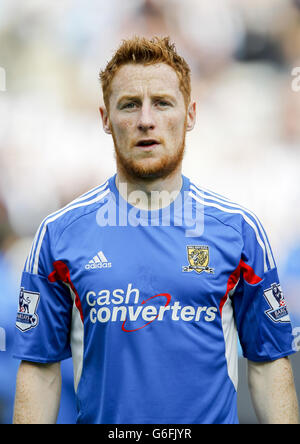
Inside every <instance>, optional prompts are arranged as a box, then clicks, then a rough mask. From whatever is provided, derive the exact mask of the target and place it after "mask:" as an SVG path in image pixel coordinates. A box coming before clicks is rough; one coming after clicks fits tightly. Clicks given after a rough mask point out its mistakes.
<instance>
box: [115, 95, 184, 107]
mask: <svg viewBox="0 0 300 444" xmlns="http://www.w3.org/2000/svg"><path fill="white" fill-rule="evenodd" d="M151 99H152V100H153V99H154V100H162V99H165V100H170V101H172V102H176V98H175V96H173V95H170V94H169V93H164V92H162V93H159V94H154V95H153V96H151ZM126 100H134V101H140V100H141V96H139V95H138V94H124V95H123V96H121V97H120V98H119V99H118V101H117V105H119V104H120V103H121V102H124V101H126Z"/></svg>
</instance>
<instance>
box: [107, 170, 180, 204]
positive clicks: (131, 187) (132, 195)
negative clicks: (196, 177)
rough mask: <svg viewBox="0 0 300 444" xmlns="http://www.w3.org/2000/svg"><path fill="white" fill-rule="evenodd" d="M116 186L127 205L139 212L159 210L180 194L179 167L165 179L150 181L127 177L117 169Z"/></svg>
mask: <svg viewBox="0 0 300 444" xmlns="http://www.w3.org/2000/svg"><path fill="white" fill-rule="evenodd" d="M116 186H117V188H118V191H119V193H120V194H121V196H122V197H123V199H125V200H126V201H127V202H128V203H129V204H131V205H133V206H135V207H137V208H139V209H141V210H146V211H149V210H152V211H153V210H159V209H161V208H164V207H167V206H168V205H170V204H171V203H172V202H173V201H174V200H175V199H176V197H177V196H178V194H179V193H180V190H181V187H182V176H181V165H180V167H179V168H178V169H176V170H175V171H173V172H172V173H171V174H169V175H168V176H167V177H165V178H158V179H152V180H149V179H147V180H145V179H136V178H132V177H128V176H127V175H126V174H124V172H123V171H122V169H121V168H117V176H116Z"/></svg>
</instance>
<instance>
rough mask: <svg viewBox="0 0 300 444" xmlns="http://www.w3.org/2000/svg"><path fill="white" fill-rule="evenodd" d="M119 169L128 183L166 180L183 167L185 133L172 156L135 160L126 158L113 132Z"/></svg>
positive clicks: (167, 154)
mask: <svg viewBox="0 0 300 444" xmlns="http://www.w3.org/2000/svg"><path fill="white" fill-rule="evenodd" d="M112 136H113V141H114V147H115V156H116V162H117V167H118V169H120V170H121V171H122V173H123V174H124V176H126V178H127V179H128V181H132V180H144V181H149V182H151V181H154V180H156V179H164V178H166V177H168V176H170V175H171V174H172V173H173V172H175V171H176V170H178V169H179V168H180V167H181V164H182V160H183V156H184V151H185V131H184V135H183V138H182V141H181V143H180V145H179V147H178V148H177V150H176V151H175V152H173V153H171V154H169V153H165V154H162V155H161V156H160V157H159V158H155V159H154V158H147V157H144V158H142V159H134V158H127V157H125V156H124V155H123V154H122V153H121V152H120V150H119V149H118V145H117V142H116V139H115V137H114V133H113V131H112Z"/></svg>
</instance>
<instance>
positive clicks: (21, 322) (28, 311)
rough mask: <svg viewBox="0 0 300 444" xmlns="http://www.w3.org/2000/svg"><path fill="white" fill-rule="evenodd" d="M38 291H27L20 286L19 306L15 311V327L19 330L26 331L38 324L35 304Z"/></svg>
mask: <svg viewBox="0 0 300 444" xmlns="http://www.w3.org/2000/svg"><path fill="white" fill-rule="evenodd" d="M39 300H40V293H37V292H34V291H27V290H24V288H23V287H21V290H20V295H19V308H18V313H17V321H16V327H17V328H18V329H19V330H21V331H23V332H24V331H28V330H31V329H32V328H34V327H36V326H37V325H38V321H39V318H38V315H37V312H36V310H37V306H38V303H39Z"/></svg>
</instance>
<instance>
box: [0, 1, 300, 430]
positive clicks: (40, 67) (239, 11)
mask: <svg viewBox="0 0 300 444" xmlns="http://www.w3.org/2000/svg"><path fill="white" fill-rule="evenodd" d="M134 34H138V35H146V36H148V37H149V36H153V35H160V36H164V35H170V36H171V38H172V39H173V40H174V41H175V43H176V47H177V49H178V51H179V52H180V53H181V54H183V55H184V57H185V58H186V60H187V61H188V63H189V64H190V66H191V69H192V83H193V96H194V98H195V100H196V101H197V111H198V117H197V123H196V127H195V129H194V131H193V132H191V133H189V134H188V137H187V149H186V156H185V159H184V173H185V175H187V176H190V177H191V178H193V179H194V180H195V181H197V182H198V183H201V184H202V185H203V186H205V187H207V188H210V189H212V190H214V191H216V192H219V193H220V194H223V195H225V196H227V197H229V198H231V199H233V200H234V201H237V202H239V203H241V204H242V205H244V206H246V207H248V208H251V210H252V211H254V212H255V213H256V214H257V215H258V216H259V218H260V219H261V221H262V223H263V225H264V226H265V229H266V231H267V233H268V236H269V239H270V242H271V245H272V247H273V251H274V254H275V257H276V260H277V265H278V269H279V273H280V277H281V283H282V287H283V289H284V291H285V295H286V299H287V301H288V306H289V311H290V315H291V319H292V322H293V327H294V329H295V330H294V331H295V333H297V332H298V329H299V330H300V301H299V288H300V206H299V199H300V186H299V185H300V174H299V172H300V162H299V161H300V91H299V92H297V88H296V89H295V88H293V80H295V79H294V77H293V75H292V70H293V69H294V68H295V67H297V66H300V1H292V0H291V1H290V0H243V1H242V2H241V1H240V0H210V1H207V0H184V1H183V0H157V1H154V0H148V1H146V0H128V1H123V0H110V1H104V0H89V1H88V2H86V1H84V0H62V1H60V2H53V1H50V0H43V1H40V0H26V2H20V1H18V0H1V4H0V121H1V125H0V224H1V225H0V332H1V343H0V349H1V351H0V423H11V418H12V409H13V397H14V390H15V375H16V372H17V367H18V362H17V361H14V360H13V359H12V358H11V344H12V336H13V331H14V320H15V314H16V307H17V299H18V287H19V281H20V274H21V270H22V268H23V264H24V261H25V258H26V255H27V253H28V250H29V247H30V245H31V242H32V238H33V235H34V233H35V231H36V229H37V228H38V225H39V223H40V222H41V220H42V219H43V218H44V217H45V216H46V215H48V214H49V213H51V212H53V211H55V210H56V209H58V208H60V207H62V206H63V205H64V204H66V203H67V202H69V201H70V200H72V199H73V198H74V197H76V196H78V195H80V194H81V193H83V192H85V191H86V190H88V189H89V188H92V187H93V186H95V185H97V184H99V183H101V182H102V181H103V180H104V179H106V178H107V177H109V176H110V175H111V174H112V173H113V172H114V157H113V147H112V141H111V138H110V137H109V136H107V135H105V133H104V132H103V130H102V126H101V122H100V116H99V111H98V107H99V103H100V101H101V91H100V85H99V81H98V73H99V70H100V68H103V67H104V66H105V64H106V62H107V60H108V59H109V58H110V56H111V55H112V53H113V51H114V49H116V47H117V46H118V45H119V43H120V40H121V39H122V38H126V37H130V36H132V35H134ZM294 84H295V83H294ZM298 84H300V82H299V83H298ZM298 333H300V332H298ZM297 342H298V343H299V344H297ZM298 345H300V341H299V340H298V337H295V346H296V347H297V346H298ZM298 355H299V354H296V355H294V356H293V358H292V363H293V367H294V374H295V378H296V384H297V391H298V397H299V394H300V381H299V370H298V369H299V364H300V360H299V356H298ZM239 365H240V370H241V371H240V386H239V401H238V403H239V416H240V422H241V423H255V422H256V419H255V416H254V413H253V409H252V406H251V403H250V399H249V392H248V389H247V386H246V368H245V365H246V362H245V360H244V359H242V358H241V359H240V364H239ZM63 380H64V389H63V396H62V403H61V410H60V414H59V420H58V422H59V423H65V422H66V423H72V422H74V418H75V405H74V394H73V391H72V364H71V361H70V360H69V361H66V362H64V363H63Z"/></svg>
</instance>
